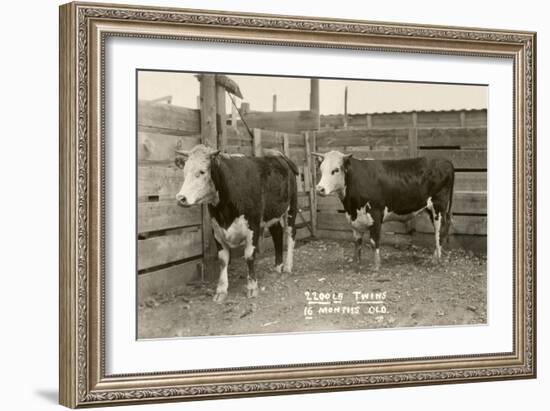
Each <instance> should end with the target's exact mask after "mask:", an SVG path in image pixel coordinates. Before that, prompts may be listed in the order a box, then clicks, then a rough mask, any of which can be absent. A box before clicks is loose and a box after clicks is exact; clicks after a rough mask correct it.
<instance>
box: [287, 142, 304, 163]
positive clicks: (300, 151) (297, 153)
mask: <svg viewBox="0 0 550 411" xmlns="http://www.w3.org/2000/svg"><path fill="white" fill-rule="evenodd" d="M289 158H290V159H291V160H292V161H294V163H295V164H296V165H297V166H298V165H301V164H305V162H306V150H305V148H304V147H292V146H291V147H290V155H289Z"/></svg>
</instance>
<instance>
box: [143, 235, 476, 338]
mask: <svg viewBox="0 0 550 411" xmlns="http://www.w3.org/2000/svg"><path fill="white" fill-rule="evenodd" d="M294 255H295V258H294V273H292V274H284V273H283V274H280V273H277V272H276V271H275V270H274V269H273V266H274V257H273V253H272V252H270V253H267V254H266V255H264V256H261V257H260V258H258V259H257V260H256V266H257V272H258V275H259V287H260V295H259V296H258V297H257V298H254V299H247V298H246V295H245V285H246V264H245V262H244V259H243V258H234V259H233V260H232V262H231V265H230V270H229V294H228V297H227V300H226V301H225V302H224V303H223V304H216V303H214V302H213V301H212V297H213V295H214V290H215V286H216V284H215V283H201V282H195V283H191V284H188V285H187V287H185V288H183V289H179V290H174V291H172V292H170V293H169V294H163V295H155V296H153V297H151V298H149V299H147V300H146V301H144V302H143V303H141V304H140V306H139V307H138V336H139V338H159V337H163V338H166V337H189V336H205V335H234V334H263V333H281V332H296V331H301V332H308V331H328V330H351V329H369V328H387V327H415V326H440V325H457V324H485V323H486V321H487V294H486V290H487V275H486V273H487V259H486V256H484V255H475V254H474V253H472V252H471V251H463V250H450V251H449V250H447V251H445V250H444V255H443V259H442V262H441V263H439V264H437V263H434V262H433V261H432V250H431V249H426V248H420V247H417V246H414V245H396V246H384V247H382V248H381V256H382V267H381V269H380V270H379V271H378V272H374V271H373V270H372V256H373V253H372V250H371V249H370V248H368V247H366V249H364V250H363V264H362V269H361V272H360V273H357V272H356V270H355V266H354V264H353V263H352V257H353V244H352V243H351V242H349V241H337V240H314V241H308V242H302V243H298V247H297V248H296V250H295V254H294Z"/></svg>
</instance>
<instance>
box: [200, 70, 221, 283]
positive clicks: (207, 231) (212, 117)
mask: <svg viewBox="0 0 550 411" xmlns="http://www.w3.org/2000/svg"><path fill="white" fill-rule="evenodd" d="M199 81H200V110H201V141H202V143H203V144H205V145H207V146H209V147H212V148H217V147H218V134H217V129H216V78H215V76H214V75H213V74H203V75H202V76H201V77H200V80H199ZM207 207H208V206H206V205H203V206H202V247H203V262H204V274H205V277H206V279H207V280H212V279H215V278H217V276H218V264H217V261H218V256H217V247H216V243H215V240H214V236H213V234H212V224H211V222H210V215H209V214H208V208H207Z"/></svg>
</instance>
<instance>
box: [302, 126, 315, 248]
mask: <svg viewBox="0 0 550 411" xmlns="http://www.w3.org/2000/svg"><path fill="white" fill-rule="evenodd" d="M304 143H305V146H306V164H307V172H308V173H309V174H308V175H309V192H308V195H309V213H310V215H311V233H312V234H313V237H317V207H316V206H315V185H316V183H315V178H314V171H315V170H313V169H312V161H311V146H310V142H309V133H308V132H307V131H305V132H304Z"/></svg>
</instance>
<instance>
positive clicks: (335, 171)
mask: <svg viewBox="0 0 550 411" xmlns="http://www.w3.org/2000/svg"><path fill="white" fill-rule="evenodd" d="M338 171H340V170H339V169H337V168H335V169H334V170H332V174H336V173H337V172H338Z"/></svg>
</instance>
